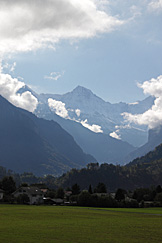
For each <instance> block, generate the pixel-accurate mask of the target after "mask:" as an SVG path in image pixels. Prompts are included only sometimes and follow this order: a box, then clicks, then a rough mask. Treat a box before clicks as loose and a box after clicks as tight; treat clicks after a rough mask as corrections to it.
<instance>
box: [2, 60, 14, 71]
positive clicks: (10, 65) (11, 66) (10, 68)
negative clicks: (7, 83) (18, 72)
mask: <svg viewBox="0 0 162 243" xmlns="http://www.w3.org/2000/svg"><path fill="white" fill-rule="evenodd" d="M15 68H16V62H14V63H8V62H5V63H4V64H2V69H3V70H6V71H8V72H9V73H12V72H14V71H15Z"/></svg>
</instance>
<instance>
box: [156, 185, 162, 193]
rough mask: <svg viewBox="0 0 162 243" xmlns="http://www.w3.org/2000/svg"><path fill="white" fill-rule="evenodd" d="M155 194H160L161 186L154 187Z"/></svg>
mask: <svg viewBox="0 0 162 243" xmlns="http://www.w3.org/2000/svg"><path fill="white" fill-rule="evenodd" d="M156 192H157V193H160V192H162V188H161V186H160V185H158V186H157V187H156Z"/></svg>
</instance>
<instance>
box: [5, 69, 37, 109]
mask: <svg viewBox="0 0 162 243" xmlns="http://www.w3.org/2000/svg"><path fill="white" fill-rule="evenodd" d="M24 85H25V84H24V83H23V82H21V81H19V80H18V79H17V78H12V77H11V75H9V74H4V73H2V72H0V95H2V96H3V97H4V98H6V99H7V100H8V101H9V102H11V103H12V104H13V105H15V106H17V107H21V108H23V109H25V110H28V111H31V112H33V111H34V110H35V109H36V107H37V104H38V101H37V99H36V98H35V97H34V96H33V95H32V94H31V92H29V91H26V92H24V93H22V94H20V93H18V91H19V89H21V88H22V87H24Z"/></svg>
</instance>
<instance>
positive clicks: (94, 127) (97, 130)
mask: <svg viewBox="0 0 162 243" xmlns="http://www.w3.org/2000/svg"><path fill="white" fill-rule="evenodd" d="M80 123H81V124H82V126H84V127H86V128H88V129H89V130H91V131H92V132H95V133H103V131H102V129H101V126H99V125H96V124H93V125H90V124H88V121H87V119H86V120H84V121H81V122H80Z"/></svg>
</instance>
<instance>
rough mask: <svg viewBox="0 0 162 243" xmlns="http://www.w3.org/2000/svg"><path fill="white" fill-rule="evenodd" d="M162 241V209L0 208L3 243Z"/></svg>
mask: <svg viewBox="0 0 162 243" xmlns="http://www.w3.org/2000/svg"><path fill="white" fill-rule="evenodd" d="M2 242H4V243H14V242H15V243H17V242H21V243H23V242H39V243H41V242H42V243H44V242H55V243H58V242H64V243H79V242H80V243H89V242H91V243H95V242H98V243H103V242H123V243H127V242H129V243H132V242H138V243H139V242H142V243H144V242H147V243H148V242H154V243H156V242H157V243H160V242H162V208H151V209H96V208H80V207H58V206H18V205H0V243H2Z"/></svg>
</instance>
